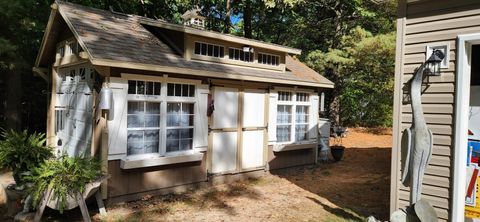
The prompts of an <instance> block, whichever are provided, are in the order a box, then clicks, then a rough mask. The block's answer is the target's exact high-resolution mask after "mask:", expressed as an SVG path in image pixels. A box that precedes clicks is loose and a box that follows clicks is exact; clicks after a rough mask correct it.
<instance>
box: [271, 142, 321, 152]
mask: <svg viewBox="0 0 480 222" xmlns="http://www.w3.org/2000/svg"><path fill="white" fill-rule="evenodd" d="M316 147H317V143H316V142H315V143H312V142H308V143H290V144H274V145H273V148H272V150H273V152H285V151H292V150H306V149H314V148H316Z"/></svg>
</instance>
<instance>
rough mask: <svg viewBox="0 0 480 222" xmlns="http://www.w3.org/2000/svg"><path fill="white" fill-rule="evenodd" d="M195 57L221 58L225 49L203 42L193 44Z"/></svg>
mask: <svg viewBox="0 0 480 222" xmlns="http://www.w3.org/2000/svg"><path fill="white" fill-rule="evenodd" d="M194 53H195V55H203V56H210V57H215V58H223V57H224V56H225V47H223V46H221V45H214V44H209V43H203V42H195V51H194Z"/></svg>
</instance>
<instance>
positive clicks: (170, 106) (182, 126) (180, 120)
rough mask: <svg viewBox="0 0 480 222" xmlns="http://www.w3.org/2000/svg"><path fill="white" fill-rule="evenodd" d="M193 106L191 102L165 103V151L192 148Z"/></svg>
mask: <svg viewBox="0 0 480 222" xmlns="http://www.w3.org/2000/svg"><path fill="white" fill-rule="evenodd" d="M193 106H194V104H193V103H183V102H168V103H167V147H166V151H167V152H175V151H184V150H191V149H192V146H193V117H194V111H193V110H194V109H193Z"/></svg>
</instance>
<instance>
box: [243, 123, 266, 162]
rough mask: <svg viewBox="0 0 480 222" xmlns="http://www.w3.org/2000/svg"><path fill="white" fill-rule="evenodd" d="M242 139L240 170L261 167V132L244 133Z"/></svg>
mask: <svg viewBox="0 0 480 222" xmlns="http://www.w3.org/2000/svg"><path fill="white" fill-rule="evenodd" d="M242 138H243V145H242V168H243V169H248V168H254V167H261V166H263V165H264V164H263V153H264V152H263V144H264V143H263V142H264V133H263V130H255V131H244V132H243V135H242Z"/></svg>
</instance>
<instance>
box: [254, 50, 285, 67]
mask: <svg viewBox="0 0 480 222" xmlns="http://www.w3.org/2000/svg"><path fill="white" fill-rule="evenodd" d="M257 57H258V63H260V64H265V65H272V66H279V65H280V56H277V55H272V54H266V53H258V55H257Z"/></svg>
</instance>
